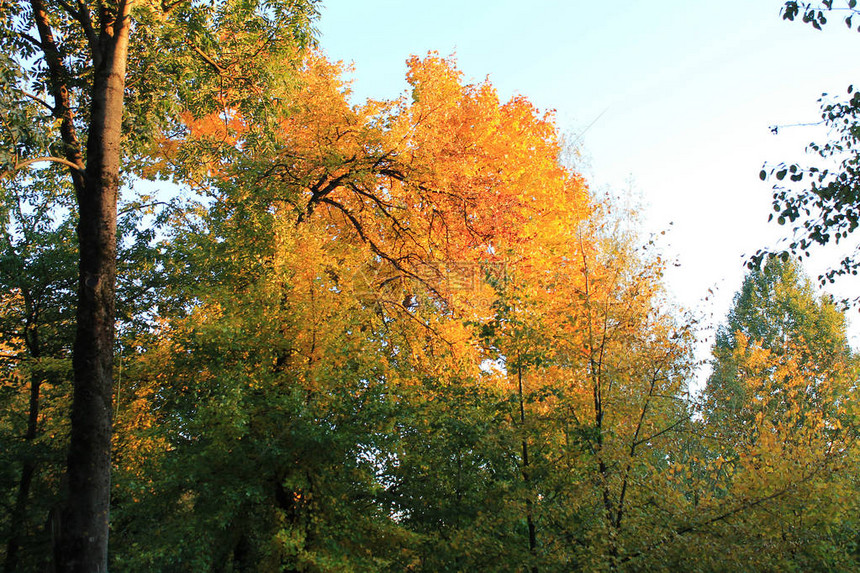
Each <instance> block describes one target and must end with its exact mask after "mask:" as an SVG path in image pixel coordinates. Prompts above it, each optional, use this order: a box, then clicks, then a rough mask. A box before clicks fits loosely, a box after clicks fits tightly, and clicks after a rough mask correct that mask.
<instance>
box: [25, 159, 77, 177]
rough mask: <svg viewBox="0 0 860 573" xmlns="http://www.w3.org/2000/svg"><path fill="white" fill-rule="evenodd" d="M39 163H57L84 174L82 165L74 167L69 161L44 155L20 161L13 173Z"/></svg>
mask: <svg viewBox="0 0 860 573" xmlns="http://www.w3.org/2000/svg"><path fill="white" fill-rule="evenodd" d="M40 162H51V163H59V164H60V165H65V166H66V167H68V168H69V169H72V170H74V171H77V172H79V173H80V174H81V175H83V174H84V167H83V165H76V164H74V163H72V162H71V161H69V160H68V159H63V158H62V157H53V156H50V155H46V156H44V157H34V158H33V159H27V160H25V161H21V162H20V163H18V164H16V165H15V167H14V169H13V171H20V170H21V169H24V168H25V167H28V166H30V165H32V164H34V163H40Z"/></svg>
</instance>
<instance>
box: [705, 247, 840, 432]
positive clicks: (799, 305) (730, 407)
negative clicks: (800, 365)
mask: <svg viewBox="0 0 860 573" xmlns="http://www.w3.org/2000/svg"><path fill="white" fill-rule="evenodd" d="M742 340H743V341H749V342H753V343H755V344H756V345H757V346H760V347H761V348H764V349H767V350H769V351H771V352H774V353H777V354H779V353H785V352H788V351H789V350H788V349H789V348H790V347H793V348H795V349H796V350H797V351H798V352H800V353H801V355H800V358H801V359H802V360H803V361H809V362H813V363H815V364H818V365H820V366H821V367H822V368H827V367H829V366H830V365H833V364H838V363H842V362H845V361H847V360H850V357H851V356H852V351H851V348H850V346H849V344H848V338H847V334H846V323H845V315H844V314H843V313H842V312H841V311H840V310H839V308H838V307H837V306H836V304H835V303H834V302H833V300H832V299H831V298H830V297H829V296H827V295H821V296H819V295H816V294H815V292H814V289H813V285H812V283H811V282H810V280H809V279H808V278H807V277H806V275H805V274H804V273H803V270H802V269H801V267H800V263H799V262H798V261H797V260H795V259H787V260H783V259H782V258H780V257H769V258H768V259H767V261H766V263H765V264H764V266H763V267H761V268H757V269H753V270H751V271H750V272H749V273H748V274H747V276H746V278H745V279H744V282H743V285H742V286H741V289H740V291H739V292H738V293H737V295H735V300H734V305H733V306H732V309H731V310H730V311H729V315H728V318H727V321H726V323H725V324H724V325H722V326H720V327H719V329H718V330H717V336H716V342H715V343H714V349H713V354H714V371H713V373H712V374H711V376H710V377H709V378H708V382H707V384H706V386H705V395H706V397H707V404H708V408H710V409H711V410H709V415H712V416H717V410H720V411H722V412H723V415H728V413H730V412H732V411H737V410H739V409H741V408H742V407H743V406H744V404H745V403H746V401H747V399H748V396H746V394H745V390H744V388H743V386H742V385H741V384H740V383H739V376H738V369H739V367H740V365H739V364H737V363H736V361H735V358H734V356H735V350H737V348H738V347H739V346H740V345H741V344H742Z"/></svg>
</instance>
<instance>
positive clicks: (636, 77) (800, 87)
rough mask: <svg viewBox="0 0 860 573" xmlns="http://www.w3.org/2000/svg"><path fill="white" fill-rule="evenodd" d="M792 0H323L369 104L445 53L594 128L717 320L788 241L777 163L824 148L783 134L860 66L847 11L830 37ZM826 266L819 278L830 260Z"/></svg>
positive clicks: (608, 174) (686, 280)
mask: <svg viewBox="0 0 860 573" xmlns="http://www.w3.org/2000/svg"><path fill="white" fill-rule="evenodd" d="M782 4H783V2H782V1H781V0H744V1H741V0H723V1H721V2H699V1H695V0H677V1H676V0H631V1H628V2H613V3H604V2H599V1H595V0H589V1H583V0H568V1H562V0H532V2H530V3H526V2H523V1H522V0H520V1H517V2H514V1H511V0H494V1H488V0H459V1H453V0H437V1H431V2H416V1H409V0H323V6H322V16H321V19H320V22H319V28H320V32H321V46H322V48H323V50H324V51H325V52H326V54H327V55H328V56H329V57H330V58H332V59H335V60H344V61H347V62H353V63H354V64H355V73H354V76H353V79H354V83H353V89H354V93H355V97H356V98H361V99H363V98H366V97H373V98H380V99H382V98H393V97H397V96H398V95H400V94H401V93H402V92H403V90H404V89H405V87H406V83H405V80H404V73H405V70H406V66H405V60H406V58H407V57H408V56H409V55H411V54H418V55H423V54H426V53H427V52H428V51H429V50H435V51H438V52H439V53H440V54H442V55H450V54H455V55H456V58H457V61H458V65H459V67H460V69H461V70H462V71H463V72H464V74H465V76H466V78H468V79H470V80H473V81H481V80H483V79H484V78H485V77H489V79H490V81H491V82H492V83H493V84H494V85H495V86H496V88H497V89H498V91H499V95H500V97H502V98H503V99H507V98H508V97H510V96H511V95H513V94H522V95H524V96H526V97H528V98H529V99H530V100H531V101H532V102H533V103H534V104H535V105H537V106H538V107H539V108H541V109H555V110H556V112H557V118H558V124H559V128H560V129H561V130H562V131H563V132H565V133H567V134H569V135H573V136H574V137H575V136H576V135H578V134H581V138H580V142H581V147H582V150H583V152H584V157H585V161H584V162H583V166H582V171H583V173H584V174H585V175H586V176H587V177H588V179H589V181H590V185H591V187H592V188H593V189H595V190H597V191H601V190H611V191H612V192H614V193H626V192H628V191H630V192H631V196H632V197H633V199H632V200H633V202H634V203H637V204H641V205H642V207H643V209H642V219H643V227H644V229H643V231H645V232H646V233H648V232H659V231H661V230H664V229H669V232H668V233H667V234H666V235H665V238H664V240H663V249H664V252H665V253H666V254H667V255H668V256H669V257H670V258H674V259H676V260H677V262H678V263H680V266H677V267H676V266H674V265H673V266H670V268H669V272H668V274H667V283H668V286H669V288H670V289H671V290H672V292H673V293H674V294H675V297H676V299H677V300H678V302H679V303H680V304H681V305H682V306H684V307H686V308H691V309H694V310H696V311H697V312H701V313H703V314H704V315H705V318H706V320H711V321H712V323H716V322H719V321H721V320H722V319H723V317H724V316H725V313H726V312H727V311H728V309H729V307H730V305H731V299H732V296H733V294H734V292H735V291H736V290H737V289H738V288H739V287H740V283H741V281H742V279H743V272H744V269H743V256H744V255H750V254H753V253H754V252H755V251H756V250H757V249H758V248H759V247H762V246H765V245H773V244H775V242H776V240H777V238H778V237H779V236H781V234H783V233H785V232H786V229H783V228H780V227H778V226H776V225H775V224H772V225H768V224H767V223H766V221H767V217H768V214H769V213H770V209H771V206H770V203H771V191H770V185H769V184H766V183H762V182H761V181H759V179H758V172H759V171H760V170H761V167H762V164H763V163H764V162H766V161H767V162H776V163H778V162H780V161H789V160H797V159H802V158H803V155H802V154H803V148H804V147H805V145H806V144H807V143H809V142H810V141H812V140H815V139H821V135H820V134H821V132H820V131H816V128H800V127H798V128H790V129H783V130H781V131H780V134H779V135H773V134H772V133H771V132H770V129H769V127H770V126H772V125H787V124H797V123H804V122H814V121H816V120H817V119H819V117H818V105H817V99H818V98H819V97H820V95H821V93H822V92H830V93H838V92H842V93H844V90H845V89H846V88H847V86H848V85H849V84H850V83H851V82H852V81H854V80H857V79H858V77H857V76H858V74H857V72H858V71H860V69H858V68H860V58H858V57H857V54H858V53H860V52H858V48H860V34H858V33H857V32H850V31H849V30H847V28H846V27H845V25H844V24H843V23H842V21H841V19H839V18H838V17H837V16H835V15H834V16H833V17H832V18H831V19H832V22H831V23H830V24H829V25H828V26H826V27H825V29H824V31H823V32H818V31H816V30H814V29H812V28H811V27H810V26H807V25H802V24H800V23H797V22H795V23H791V22H783V21H782V19H781V17H780V14H779V10H780V7H781V6H782ZM595 120H596V121H595ZM589 126H590V127H589ZM583 132H584V133H583ZM670 223H671V225H670ZM814 258H815V259H816V260H814V261H812V263H811V264H809V265H807V268H808V269H809V271H810V273H811V274H813V275H816V274H817V273H818V272H820V270H821V269H822V268H823V265H824V262H823V261H824V259H826V258H827V256H826V253H825V254H823V255H822V256H817V257H814ZM830 258H831V259H832V258H833V257H830ZM709 289H712V290H713V291H714V292H715V294H714V295H712V296H709V293H708V290H709ZM857 291H858V289H857V283H854V285H848V284H845V285H843V286H842V287H841V290H838V291H834V292H835V294H837V295H839V296H849V295H851V296H853V295H857V294H860V292H857ZM706 297H709V299H708V300H705V299H706ZM853 314H856V313H853ZM856 322H858V321H857V320H855V323H856ZM854 331H856V329H852V332H854ZM855 340H856V338H855ZM706 344H707V343H706ZM703 348H704V346H703Z"/></svg>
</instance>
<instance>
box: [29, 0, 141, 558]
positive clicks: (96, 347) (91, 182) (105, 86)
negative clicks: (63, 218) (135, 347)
mask: <svg viewBox="0 0 860 573" xmlns="http://www.w3.org/2000/svg"><path fill="white" fill-rule="evenodd" d="M131 1H132V0H119V2H118V4H117V7H116V12H115V13H114V12H111V11H110V10H109V9H108V8H107V7H106V6H104V5H100V6H101V12H100V14H99V29H98V30H94V29H90V30H88V32H90V33H89V34H88V35H89V36H90V37H91V42H90V45H91V49H92V54H91V55H92V62H93V80H92V81H93V84H92V92H91V94H90V95H91V104H90V105H91V107H90V118H89V126H88V132H87V147H86V150H87V153H86V168H85V170H83V173H82V172H81V169H80V167H79V168H78V169H76V170H73V174H72V178H73V182H74V184H75V192H76V194H77V200H78V209H79V220H78V241H79V248H80V264H79V276H78V307H77V317H76V319H77V330H76V333H75V343H74V349H73V353H72V365H73V370H74V393H73V398H72V412H71V428H70V446H69V454H68V469H67V473H66V476H67V491H66V495H67V497H66V501H65V503H64V506H63V508H62V511H61V516H60V523H59V539H58V540H57V543H56V547H55V554H54V556H55V560H56V566H57V569H58V570H59V571H63V572H76V573H78V572H79V573H97V572H105V571H107V547H108V519H109V509H110V469H111V468H110V443H111V422H112V420H111V418H112V412H111V410H112V405H111V399H112V386H113V344H114V305H115V302H114V299H115V292H116V219H117V212H116V204H117V193H118V189H119V168H120V160H121V147H120V146H121V143H122V139H121V133H122V109H123V95H124V91H125V75H126V59H127V52H128V36H129V29H130V19H129V11H130V2H131ZM31 4H32V6H33V13H34V18H35V19H36V24H37V27H38V29H39V34H40V36H41V46H42V49H43V52H44V54H45V61H46V63H47V65H48V69H49V72H50V75H51V91H52V93H53V95H54V101H55V104H56V106H57V107H56V114H57V116H58V117H60V118H61V119H62V120H63V121H62V125H61V135H62V137H63V142H64V143H65V145H66V157H67V158H68V160H69V161H70V162H72V163H74V164H75V165H78V166H82V154H81V151H80V145H79V143H78V139H77V136H76V135H75V128H74V124H73V122H72V112H71V108H70V105H69V104H70V102H69V98H68V89H67V85H66V77H65V69H64V67H63V64H62V61H61V60H60V59H59V58H58V54H59V51H58V50H57V48H56V42H55V41H54V38H53V36H52V33H51V29H50V26H49V24H48V19H47V16H46V12H45V7H44V4H43V2H42V0H31Z"/></svg>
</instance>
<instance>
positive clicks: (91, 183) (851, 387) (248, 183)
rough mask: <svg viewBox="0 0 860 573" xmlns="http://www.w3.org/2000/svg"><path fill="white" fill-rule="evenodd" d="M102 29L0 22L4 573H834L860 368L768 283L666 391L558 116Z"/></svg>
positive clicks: (853, 550) (623, 250) (206, 38)
mask: <svg viewBox="0 0 860 573" xmlns="http://www.w3.org/2000/svg"><path fill="white" fill-rule="evenodd" d="M108 4H110V3H108ZM128 4H129V5H127V3H126V2H123V1H121V2H119V4H117V5H113V4H111V5H110V6H107V4H99V5H98V6H99V7H101V11H98V10H96V9H95V8H94V7H93V6H95V4H94V5H93V6H90V5H89V3H87V2H85V1H84V0H80V1H79V2H78V3H77V4H74V5H73V4H70V3H67V2H66V1H65V0H62V1H60V0H58V1H57V2H56V5H54V3H48V2H43V1H42V0H31V1H29V2H20V3H19V2H15V1H9V2H3V3H0V17H2V18H3V21H4V23H5V27H6V30H5V31H4V32H3V35H2V45H3V46H4V47H5V48H6V52H5V54H4V55H2V56H0V87H2V90H0V97H2V98H4V101H3V104H4V109H3V111H2V112H0V116H2V117H0V119H2V121H3V126H4V127H3V130H2V135H0V141H1V142H2V149H3V153H4V154H5V155H4V156H3V160H4V162H5V163H4V168H3V169H4V179H3V189H2V201H0V215H2V220H0V300H2V304H0V457H2V461H0V505H2V511H0V541H2V545H0V559H2V563H3V568H4V571H6V572H9V573H11V572H15V571H53V570H56V571H96V570H106V568H108V567H109V568H110V569H111V570H113V571H140V572H151V571H165V572H169V571H177V572H180V571H195V572H196V571H213V572H214V571H223V572H227V571H309V572H310V571H319V572H323V571H331V572H334V571H368V572H370V571H392V572H393V571H427V572H437V571H529V572H538V571H846V572H847V571H856V570H857V569H858V567H860V549H858V542H860V532H858V519H860V507H858V504H860V495H858V493H860V482H858V480H860V464H858V454H860V450H858V445H857V433H858V426H857V424H858V406H857V400H856V399H857V392H858V389H857V378H858V368H860V360H858V356H857V354H856V353H855V352H854V351H853V350H852V349H851V347H850V346H849V344H848V341H847V335H846V325H845V317H844V314H843V312H842V311H841V310H840V308H839V307H838V306H837V305H836V303H835V302H834V301H833V300H832V299H831V298H829V297H827V296H822V295H819V294H817V293H816V290H815V289H814V287H813V285H812V283H811V281H810V280H809V279H808V278H806V277H805V276H804V275H803V272H802V270H801V267H800V264H799V262H798V261H797V260H796V259H794V258H792V257H789V256H787V254H786V255H785V256H782V257H780V256H769V255H766V254H762V255H761V256H760V261H759V263H760V264H758V265H754V268H753V269H752V270H750V272H749V273H748V275H747V277H746V279H745V281H744V284H743V286H742V288H741V290H740V291H739V292H738V294H737V295H736V297H735V302H734V306H733V308H732V310H731V312H730V314H729V316H728V317H727V318H726V321H725V323H724V324H723V325H722V326H721V327H720V328H719V330H718V333H717V337H716V343H715V345H714V348H713V360H712V366H713V372H712V374H711V375H710V377H709V378H708V380H707V384H706V386H705V388H704V390H702V391H700V392H691V384H694V381H695V376H696V372H698V371H699V368H700V366H701V365H700V364H698V363H697V362H696V361H695V359H694V356H693V348H694V345H695V343H696V336H697V335H698V332H699V327H700V325H699V324H698V323H697V322H696V320H695V318H694V317H691V316H688V315H686V314H685V313H683V312H682V311H681V310H680V309H678V308H676V307H675V306H673V304H672V302H671V298H670V297H668V296H667V295H666V292H665V290H664V288H665V285H664V284H663V270H664V265H665V261H664V260H663V259H662V258H661V255H660V252H659V249H658V248H657V246H656V245H655V244H654V242H653V241H649V240H647V239H643V238H642V237H640V236H639V235H638V234H637V233H636V229H635V225H634V224H631V223H630V217H629V216H628V215H629V214H628V213H626V212H625V211H624V210H622V209H619V208H618V207H617V205H615V204H614V203H613V202H612V201H609V200H605V199H602V198H600V197H597V196H595V195H594V194H593V193H592V192H591V191H590V190H589V188H588V186H587V184H586V182H585V180H584V179H583V178H582V177H581V176H580V175H579V174H578V173H576V171H575V169H574V168H573V166H570V165H566V164H565V162H564V161H563V160H562V159H561V158H562V157H563V156H564V142H563V139H562V138H561V136H560V135H559V132H558V129H557V126H556V124H555V122H554V118H553V116H552V114H550V113H544V112H541V111H540V110H538V109H536V108H535V107H534V106H533V105H532V104H531V103H529V101H528V100H527V99H526V98H524V97H520V96H517V97H514V98H512V99H510V100H508V101H501V100H500V99H499V97H498V95H497V93H496V91H495V89H494V88H493V86H492V85H491V84H490V83H489V81H484V82H481V83H468V82H466V81H464V79H463V75H462V74H461V73H460V72H459V71H458V70H457V67H456V63H455V62H454V61H453V59H451V58H443V57H440V56H438V55H436V54H433V53H431V54H428V55H426V56H425V57H411V58H410V59H409V60H408V62H407V64H408V65H407V68H408V69H407V75H406V80H407V82H408V86H409V88H408V90H407V92H406V95H403V96H402V97H399V98H396V99H391V100H386V101H366V102H359V103H356V102H354V101H353V100H352V99H351V95H350V92H349V84H348V83H347V82H346V81H345V79H344V73H345V69H344V66H343V65H342V64H340V63H334V62H330V61H328V60H327V59H326V58H325V57H324V56H323V55H322V54H321V53H320V52H319V51H318V50H317V49H315V48H314V47H313V41H312V35H313V30H312V23H313V19H314V11H315V6H314V4H313V3H310V2H284V3H272V4H266V5H265V7H266V9H259V7H258V6H257V5H256V4H254V3H248V2H224V3H221V4H218V5H212V6H207V5H201V4H194V3H188V4H186V3H184V2H181V1H180V2H176V3H161V4H158V3H143V2H141V3H128ZM789 4H793V3H789ZM106 6H107V7H106ZM21 8H23V9H22V10H19V9H21ZM795 8H797V6H795ZM852 9H853V6H852ZM124 10H128V12H123V11H124ZM798 10H799V8H798ZM796 13H798V12H796ZM123 14H126V16H123ZM129 14H131V16H129ZM123 18H131V19H130V20H128V21H130V22H133V23H134V25H130V24H127V23H126V24H124V23H123V21H124V20H123ZM815 21H816V22H817V21H818V20H817V19H816V20H815ZM124 26H125V27H129V26H130V28H131V29H130V30H125V31H123V30H124ZM52 30H53V33H52ZM99 31H101V33H102V35H99V33H100V32H99ZM123 34H128V37H127V41H128V42H129V44H128V45H127V46H126V47H125V48H123V47H122V41H124V40H122V37H123V36H122V35H123ZM128 38H130V39H128ZM52 46H53V47H52ZM55 48H56V51H54V49H55ZM60 48H62V49H60ZM123 50H125V52H123ZM85 53H87V54H90V56H89V59H88V58H87V57H84V56H81V57H75V54H85ZM7 54H12V56H9V55H7ZM55 56H56V57H55ZM122 57H125V58H127V63H128V71H127V75H126V76H124V77H125V79H124V83H123V85H122V86H119V88H120V93H122V94H123V95H122V96H121V97H122V98H124V106H125V114H124V116H123V123H122V125H121V126H116V125H115V126H114V128H104V126H105V125H106V124H104V122H103V123H98V121H96V120H97V119H98V118H99V117H100V115H99V114H102V115H105V113H104V109H105V107H104V106H103V104H104V102H105V101H107V102H110V101H111V100H110V98H111V97H116V95H117V92H116V90H115V88H117V85H116V84H111V82H112V81H116V77H115V74H114V75H111V74H109V73H107V71H106V70H111V69H112V70H114V72H115V73H117V72H116V70H117V68H116V65H115V63H116V61H117V58H122ZM39 58H41V60H40V59H39ZM34 62H36V63H34ZM39 62H41V64H40V63H39ZM111 66H114V67H113V68H111ZM102 76H104V77H103V78H102ZM99 78H102V79H99ZM110 78H113V79H110ZM100 81H101V82H103V83H102V84H100V83H99V82H100ZM99 86H101V87H99ZM100 90H101V91H100ZM99 94H101V95H99ZM105 94H106V95H105ZM63 98H65V99H63ZM855 99H856V98H855ZM64 102H65V103H64ZM858 103H860V100H858ZM121 105H122V102H121ZM100 106H102V107H100ZM107 109H110V105H108V106H107ZM107 115H110V114H109V113H108V114H107ZM107 123H108V124H109V123H110V122H107ZM97 129H98V130H101V131H98V132H97V131H96V130H97ZM112 129H113V131H112ZM94 133H100V134H101V136H99V137H103V139H102V140H99V141H94V137H95V136H94V135H93V134H94ZM112 138H113V139H112ZM96 139H97V138H96ZM82 141H86V143H85V144H84V143H81V142H82ZM111 142H113V143H111ZM114 144H115V145H114ZM94 149H96V150H97V152H94V151H93V150H94ZM111 153H116V154H117V156H116V157H117V158H118V162H117V163H116V165H121V166H122V167H121V169H119V170H118V171H117V172H116V173H117V176H116V178H115V179H112V178H111V177H110V173H111V171H110V169H111V168H112V167H111V165H113V164H112V163H111V162H110V161H107V160H103V158H104V157H110V154H111ZM96 164H98V168H96V167H93V166H94V165H96ZM787 169H788V168H786V170H787ZM796 170H797V168H795V171H791V173H795V172H796ZM765 175H766V174H765ZM783 177H784V174H783ZM783 177H779V180H782V179H783ZM145 180H152V181H171V182H173V183H175V184H178V187H173V186H171V187H170V189H179V191H175V192H166V191H163V190H162V191H160V192H155V191H153V189H154V187H153V185H152V184H151V183H146V184H144V181H145ZM121 188H122V189H124V191H123V193H122V194H121V197H120V198H119V200H118V203H117V202H116V201H117V199H116V196H115V195H116V193H117V192H118V191H119V189H121ZM144 190H146V191H144ZM780 192H781V193H783V197H787V196H788V195H786V193H787V192H786V191H785V190H782V191H780ZM112 193H113V194H114V196H113V198H111V197H112V195H111V194H112ZM94 198H97V199H98V201H96V200H95V199H94ZM111 201H114V203H111ZM95 203H98V209H95V208H94V204H95ZM111 209H113V211H111ZM99 213H100V214H99ZM111 213H113V216H114V222H115V226H114V227H113V229H114V231H115V242H114V243H111V240H110V236H109V235H110V233H111V232H113V231H111V229H112V227H111V222H110V220H109V219H110V217H109V215H110V214H111ZM104 217H107V218H104ZM792 221H794V219H792ZM84 223H86V224H84ZM82 227H87V228H83V229H82ZM88 233H89V234H90V235H92V236H90V235H88ZM88 241H90V242H88ZM112 245H113V247H111V246H112ZM805 246H806V245H804V248H805ZM111 248H114V249H115V252H114V253H111ZM792 248H793V247H792ZM111 257H113V258H112V259H111ZM91 259H92V260H96V259H97V260H100V261H102V263H100V264H104V265H108V266H102V267H98V266H88V265H90V263H92V260H91ZM110 260H113V261H115V262H116V268H115V269H113V270H111V269H110V268H109V262H110ZM93 269H95V270H93ZM99 269H101V270H99ZM111 273H115V276H116V282H115V290H112V289H114V286H113V285H112V284H108V280H109V279H111V277H112V274H111ZM114 293H115V317H116V323H115V324H116V329H115V337H114V335H113V319H111V320H110V321H108V322H109V323H110V324H108V325H107V326H110V329H109V330H110V332H109V331H108V330H106V328H107V326H106V324H105V323H103V321H104V320H107V319H106V318H104V317H105V316H108V314H110V313H108V314H104V312H106V310H105V309H107V310H112V307H111V308H108V307H110V306H111V305H113V304H114V299H113V298H112V297H113V296H114ZM87 297H89V298H87ZM84 299H86V300H87V301H89V302H86V301H85V302H83V303H82V302H81V301H82V300H84ZM87 305H89V306H87ZM100 305H102V306H100ZM105 305H107V306H105ZM91 311H92V312H91ZM100 313H102V314H100ZM100 321H102V322H100ZM82 323H84V326H82ZM99 329H101V330H99ZM108 334H110V336H109V337H108V338H105V337H106V336H108ZM87 336H90V337H91V338H92V339H93V340H95V341H96V342H97V344H95V346H92V345H91V346H87V344H85V343H84V342H82V340H84V339H85V338H86V337H87ZM106 340H107V341H109V346H108V347H104V344H103V343H104V342H105V341H106ZM100 345H101V346H100ZM105 356H107V362H100V361H102V360H104V359H105V358H104V357H105ZM90 370H96V371H97V372H96V373H95V374H92V373H91V372H90ZM105 383H106V384H107V386H105V385H104V384H105ZM105 388H107V389H108V390H109V395H108V396H107V397H105V396H104V395H102V394H100V393H99V392H102V391H103V390H104V389H105ZM99 400H101V402H99ZM105 400H107V402H105ZM105 403H106V404H107V410H99V409H98V408H96V409H93V408H94V407H95V406H93V404H95V405H96V406H98V405H99V404H101V405H104V404H105ZM86 412H89V413H91V416H92V419H90V418H87V416H88V415H90V414H84V413H86ZM93 412H94V413H93ZM105 413H106V415H107V418H106V419H104V420H102V419H101V418H99V416H101V415H102V414H105ZM96 418H98V419H96ZM90 422H93V423H92V424H90V425H87V424H88V423H90ZM95 422H98V424H101V425H97V424H95ZM105 432H107V433H105ZM105 436H107V438H108V441H107V442H106V443H104V444H103V443H102V442H103V441H104V437H105ZM100 440H101V441H100ZM70 444H71V446H70ZM76 444H77V445H76ZM107 445H109V446H110V447H109V449H108V448H107ZM81 452H84V454H86V455H83V457H81V456H82V454H81ZM108 455H109V458H105V457H104V456H108ZM87 456H89V457H87ZM99 456H102V457H101V458H100V457H99ZM103 458H104V459H106V460H107V461H109V464H107V465H105V467H104V468H103V467H102V465H103V464H101V462H100V461H99V460H101V459H103ZM100 464H101V465H100ZM73 468H77V469H73ZM76 472H77V473H76ZM99 488H101V489H99ZM108 493H109V512H108V510H107V509H106V508H107V502H108V496H107V494H108ZM100 504H101V505H100ZM108 516H109V519H108ZM84 523H86V524H87V525H86V526H83V525H81V524H84ZM101 526H104V527H105V528H107V527H109V536H108V535H107V529H105V532H104V534H103V535H102V534H101V533H98V532H97V533H92V532H93V531H96V529H92V530H90V529H89V528H90V527H93V528H97V527H101Z"/></svg>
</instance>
